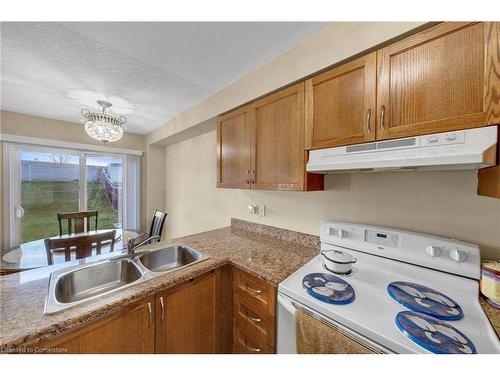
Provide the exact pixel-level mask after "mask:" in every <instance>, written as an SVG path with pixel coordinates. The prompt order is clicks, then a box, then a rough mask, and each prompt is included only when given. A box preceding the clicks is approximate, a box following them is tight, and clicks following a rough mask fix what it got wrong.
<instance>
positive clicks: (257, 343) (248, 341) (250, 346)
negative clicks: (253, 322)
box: [233, 319, 274, 354]
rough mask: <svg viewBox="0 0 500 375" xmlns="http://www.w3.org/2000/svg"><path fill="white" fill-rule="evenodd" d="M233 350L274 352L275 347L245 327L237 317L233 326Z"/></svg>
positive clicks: (242, 352) (246, 352)
mask: <svg viewBox="0 0 500 375" xmlns="http://www.w3.org/2000/svg"><path fill="white" fill-rule="evenodd" d="M233 344H234V347H233V351H234V353H237V354H273V353H274V349H273V348H271V347H270V346H269V345H267V344H266V343H265V341H264V340H262V339H259V338H258V337H255V335H254V334H252V333H251V331H248V330H247V329H246V328H244V327H243V326H242V325H241V324H240V323H239V322H238V321H237V320H236V319H235V320H234V326H233Z"/></svg>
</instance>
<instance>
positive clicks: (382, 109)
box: [380, 105, 385, 131]
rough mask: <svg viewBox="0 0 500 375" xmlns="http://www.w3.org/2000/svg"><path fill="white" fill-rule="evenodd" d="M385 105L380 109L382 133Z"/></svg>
mask: <svg viewBox="0 0 500 375" xmlns="http://www.w3.org/2000/svg"><path fill="white" fill-rule="evenodd" d="M384 120H385V105H383V106H382V107H380V130H382V131H384V130H385V124H384Z"/></svg>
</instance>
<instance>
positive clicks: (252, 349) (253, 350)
mask: <svg viewBox="0 0 500 375" xmlns="http://www.w3.org/2000/svg"><path fill="white" fill-rule="evenodd" d="M245 347H246V348H247V349H248V350H250V351H252V352H256V353H258V352H260V349H259V348H254V347H252V346H250V345H248V344H247V339H246V337H245Z"/></svg>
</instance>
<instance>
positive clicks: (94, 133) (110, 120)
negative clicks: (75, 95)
mask: <svg viewBox="0 0 500 375" xmlns="http://www.w3.org/2000/svg"><path fill="white" fill-rule="evenodd" d="M97 104H99V105H100V106H101V107H102V112H90V111H89V110H88V109H86V108H84V109H82V111H81V113H82V116H83V117H84V121H86V122H85V131H86V132H87V134H88V135H90V136H91V137H92V138H94V139H97V140H98V141H102V142H104V143H108V142H116V141H118V140H119V139H120V138H121V137H122V136H123V125H125V123H126V122H127V118H126V117H125V116H119V117H118V116H113V115H110V114H108V113H104V112H105V111H106V108H109V107H111V103H110V102H106V101H104V100H98V101H97Z"/></svg>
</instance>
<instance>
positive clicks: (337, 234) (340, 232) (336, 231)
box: [328, 228, 347, 238]
mask: <svg viewBox="0 0 500 375" xmlns="http://www.w3.org/2000/svg"><path fill="white" fill-rule="evenodd" d="M328 234H329V235H330V236H335V237H338V238H344V237H346V236H347V232H346V231H345V230H343V229H335V228H330V229H329V231H328Z"/></svg>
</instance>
